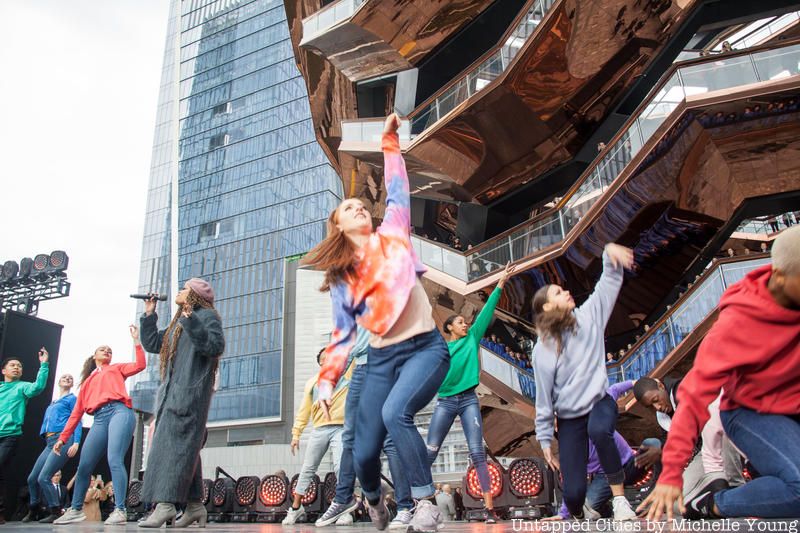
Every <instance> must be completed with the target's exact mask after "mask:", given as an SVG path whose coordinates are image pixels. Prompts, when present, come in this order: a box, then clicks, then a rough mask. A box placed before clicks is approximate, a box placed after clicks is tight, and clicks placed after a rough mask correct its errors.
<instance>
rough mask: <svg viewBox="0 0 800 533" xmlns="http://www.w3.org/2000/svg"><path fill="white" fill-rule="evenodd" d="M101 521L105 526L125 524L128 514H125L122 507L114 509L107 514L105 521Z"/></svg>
mask: <svg viewBox="0 0 800 533" xmlns="http://www.w3.org/2000/svg"><path fill="white" fill-rule="evenodd" d="M103 523H104V524H105V525H107V526H118V525H121V524H127V523H128V515H126V514H125V511H123V510H122V509H114V510H113V511H112V512H111V514H110V515H108V518H106V521H105V522H103Z"/></svg>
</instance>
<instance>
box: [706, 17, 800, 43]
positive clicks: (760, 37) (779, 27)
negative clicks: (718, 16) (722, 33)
mask: <svg viewBox="0 0 800 533" xmlns="http://www.w3.org/2000/svg"><path fill="white" fill-rule="evenodd" d="M798 21H800V11H794V12H792V13H786V14H785V15H781V16H779V17H774V18H772V19H771V20H768V21H764V20H760V21H757V22H753V23H752V24H748V25H747V26H745V27H744V28H742V30H740V31H738V32H736V33H734V34H733V35H731V36H730V37H729V38H728V39H726V40H727V41H728V43H729V44H730V45H731V47H732V48H733V49H734V50H735V49H737V48H750V47H752V46H757V45H759V44H761V43H763V42H764V41H765V40H767V39H770V38H771V37H773V36H774V35H777V34H779V33H781V32H782V31H783V30H785V29H787V28H788V27H789V26H791V25H792V24H795V23H796V22H798ZM721 50H722V43H719V44H718V45H717V46H715V47H714V51H715V52H719V51H721Z"/></svg>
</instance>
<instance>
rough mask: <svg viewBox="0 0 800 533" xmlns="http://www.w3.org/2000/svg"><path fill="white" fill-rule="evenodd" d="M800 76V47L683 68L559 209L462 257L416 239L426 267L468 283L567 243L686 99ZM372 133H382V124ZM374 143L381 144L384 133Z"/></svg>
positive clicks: (674, 75)
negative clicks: (756, 83)
mask: <svg viewBox="0 0 800 533" xmlns="http://www.w3.org/2000/svg"><path fill="white" fill-rule="evenodd" d="M799 73H800V45H791V46H786V47H783V48H776V49H771V50H764V51H756V52H752V53H749V54H744V55H741V56H733V57H728V56H726V57H714V58H713V59H709V60H706V61H703V62H702V63H699V64H698V63H694V62H693V63H692V64H689V65H685V66H682V67H678V68H677V69H676V70H675V71H674V72H673V74H672V76H671V77H670V78H669V79H668V80H667V82H666V83H664V84H663V85H661V86H659V87H658V88H657V89H656V91H655V92H654V93H652V94H651V96H650V101H649V102H648V103H647V105H646V106H644V108H643V109H642V110H641V113H640V114H639V115H638V116H637V117H636V119H635V120H634V121H633V122H631V123H629V125H628V127H627V129H626V130H625V131H624V132H623V133H622V134H621V136H620V138H619V139H618V140H617V142H616V143H615V144H614V145H613V146H611V147H610V148H609V149H608V150H607V152H606V153H605V154H604V155H603V156H602V157H601V158H600V159H598V160H597V161H595V163H594V164H593V166H592V167H591V168H590V170H588V171H587V172H586V173H584V175H583V176H584V177H583V181H582V183H581V185H580V186H579V187H578V188H577V190H576V191H575V192H574V193H573V194H572V195H571V196H570V197H569V199H568V200H567V202H566V203H565V204H564V205H563V206H562V207H561V208H560V209H558V210H556V211H551V212H548V213H545V214H543V215H541V216H537V217H536V218H534V219H532V220H530V221H529V222H527V223H525V224H524V225H522V226H519V227H517V228H515V229H514V230H512V231H511V232H509V233H505V234H502V235H499V236H498V237H495V238H493V239H491V240H489V241H487V242H486V243H484V244H483V245H481V246H480V247H478V249H476V250H475V251H468V252H465V253H463V254H462V253H461V252H457V251H455V250H452V249H449V248H447V247H445V246H443V245H442V244H440V243H434V242H431V241H427V240H425V239H422V238H420V237H417V236H412V241H413V243H414V247H415V248H416V249H417V252H418V253H419V255H420V258H421V259H422V262H423V263H424V264H426V265H428V266H429V267H431V268H435V269H437V270H440V271H442V272H444V273H446V274H448V275H450V276H453V277H455V278H457V279H459V280H461V281H465V282H470V281H473V280H475V279H478V278H480V277H482V276H484V275H486V274H490V273H492V272H495V271H497V270H499V269H501V268H503V267H504V266H505V264H506V263H507V262H509V261H512V262H513V261H519V260H521V259H524V258H525V257H528V256H530V255H533V254H535V253H537V252H539V251H540V250H543V249H545V248H547V247H548V246H552V245H554V244H557V243H559V242H561V241H562V240H563V239H564V238H565V237H566V235H567V234H568V233H569V232H570V231H571V230H572V229H573V228H574V227H575V225H576V224H578V222H580V220H581V218H582V217H583V216H584V215H585V214H586V213H587V212H588V211H589V209H590V208H591V207H592V206H593V205H594V204H595V202H597V200H598V199H599V198H600V197H601V196H602V195H603V193H604V192H605V191H606V190H607V189H608V187H609V186H610V185H611V184H612V183H613V182H614V180H616V178H617V177H618V176H619V175H620V174H621V173H622V171H623V169H624V168H625V167H626V166H627V165H628V163H630V161H631V160H632V159H633V157H634V156H636V154H638V152H639V151H640V150H641V149H642V147H643V146H644V144H645V142H646V141H647V140H648V139H649V138H650V137H651V136H652V135H653V133H654V132H655V131H656V130H657V129H658V127H659V126H661V124H663V123H664V121H666V119H667V117H669V116H670V114H671V113H672V112H673V111H674V110H675V109H676V108H677V107H678V105H679V104H680V103H681V102H682V101H683V100H684V99H685V98H686V97H687V96H691V95H696V94H701V93H706V92H709V91H715V90H720V89H728V88H733V87H737V86H740V85H743V84H748V83H755V82H759V81H766V80H773V79H779V78H783V77H787V76H795V75H797V74H799ZM754 113H755V112H754ZM355 124H357V123H346V124H344V125H343V129H345V128H349V127H351V125H353V127H355V126H354V125H355ZM360 124H365V123H363V122H361V123H360ZM371 124H377V123H376V122H373V123H371ZM361 127H364V126H361ZM372 127H373V128H375V127H377V128H378V129H380V128H381V127H382V123H380V124H379V125H378V126H372ZM412 130H413V127H412ZM345 131H346V129H345ZM372 137H373V138H374V140H375V142H379V140H380V131H378V132H377V133H375V134H374V135H373V136H372ZM345 138H346V139H348V140H349V138H348V137H345Z"/></svg>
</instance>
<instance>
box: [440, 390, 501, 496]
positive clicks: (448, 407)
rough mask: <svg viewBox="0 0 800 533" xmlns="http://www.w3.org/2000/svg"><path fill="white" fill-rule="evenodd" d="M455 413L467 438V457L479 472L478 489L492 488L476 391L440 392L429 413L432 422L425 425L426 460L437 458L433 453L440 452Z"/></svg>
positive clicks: (486, 490)
mask: <svg viewBox="0 0 800 533" xmlns="http://www.w3.org/2000/svg"><path fill="white" fill-rule="evenodd" d="M456 415H457V416H458V417H459V418H461V427H462V428H463V429H464V436H465V437H466V438H467V447H468V448H469V457H470V459H472V464H473V465H475V470H476V471H477V473H478V482H479V483H480V484H481V490H482V491H483V492H489V491H490V490H491V488H492V481H491V478H490V477H489V467H488V465H487V464H486V449H485V448H484V447H483V419H482V418H481V406H480V403H478V395H477V394H475V390H469V391H467V392H462V393H460V394H456V395H454V396H447V397H442V396H439V400H438V401H437V402H436V408H435V409H434V411H433V416H432V417H431V425H430V427H429V428H428V462H429V463H430V464H431V465H433V462H434V461H436V456H437V455H439V448H441V446H442V442H444V438H445V437H446V436H447V434H448V433H449V432H450V427H451V426H452V425H453V421H454V420H455V419H456Z"/></svg>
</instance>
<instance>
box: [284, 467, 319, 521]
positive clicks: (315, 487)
mask: <svg viewBox="0 0 800 533" xmlns="http://www.w3.org/2000/svg"><path fill="white" fill-rule="evenodd" d="M299 478H300V474H295V475H294V477H293V478H292V482H291V484H290V485H289V486H290V487H291V490H290V491H289V493H290V494H291V495H292V499H294V496H295V488H296V487H297V480H298V479H299ZM319 492H320V482H319V476H317V475H316V474H314V475H313V476H312V477H311V482H310V483H309V484H308V488H307V489H306V493H305V494H304V495H303V497H302V498H301V499H300V503H302V504H303V509H305V511H306V520H307V521H308V522H309V523H310V522H314V521H315V520H316V519H317V517H318V516H319V515H321V514H322V498H320V497H319Z"/></svg>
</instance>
